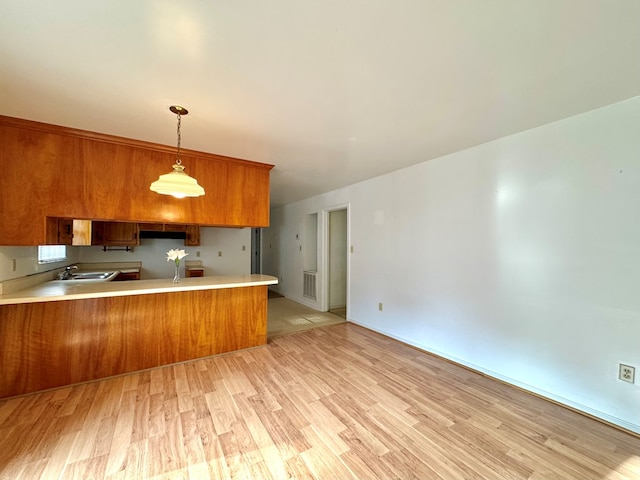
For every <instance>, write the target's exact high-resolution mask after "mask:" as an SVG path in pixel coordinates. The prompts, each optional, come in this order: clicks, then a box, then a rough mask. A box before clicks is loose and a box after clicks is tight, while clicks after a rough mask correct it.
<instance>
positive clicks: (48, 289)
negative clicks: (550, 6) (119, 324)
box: [0, 274, 278, 305]
mask: <svg viewBox="0 0 640 480" xmlns="http://www.w3.org/2000/svg"><path fill="white" fill-rule="evenodd" d="M277 283H278V279H277V278H276V277H272V276H271V275H258V274H253V275H229V276H214V277H191V278H183V279H180V282H179V283H172V281H171V278H166V279H156V280H133V281H129V282H98V283H92V282H87V283H77V282H73V283H70V282H65V281H64V280H54V281H49V282H43V283H40V284H38V285H35V286H32V287H28V288H24V289H22V290H18V291H16V292H12V293H6V294H3V295H0V305H14V304H20V303H37V302H56V301H62V300H78V299H83V298H101V297H121V296H126V295H146V294H150V293H168V292H180V291H189V290H211V289H216V288H238V287H255V286H259V285H275V284H277Z"/></svg>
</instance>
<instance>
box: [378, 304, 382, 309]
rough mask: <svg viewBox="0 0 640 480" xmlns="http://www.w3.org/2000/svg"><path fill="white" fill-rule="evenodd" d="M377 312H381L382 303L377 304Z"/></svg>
mask: <svg viewBox="0 0 640 480" xmlns="http://www.w3.org/2000/svg"><path fill="white" fill-rule="evenodd" d="M378 310H380V311H382V302H380V303H378Z"/></svg>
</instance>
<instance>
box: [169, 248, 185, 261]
mask: <svg viewBox="0 0 640 480" xmlns="http://www.w3.org/2000/svg"><path fill="white" fill-rule="evenodd" d="M187 255H189V254H188V253H186V252H185V251H184V250H182V249H175V250H174V249H173V248H172V249H171V250H169V251H168V252H167V262H168V261H170V260H173V261H174V262H176V265H180V260H182V259H183V258H184V257H186V256H187Z"/></svg>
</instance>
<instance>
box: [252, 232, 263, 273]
mask: <svg viewBox="0 0 640 480" xmlns="http://www.w3.org/2000/svg"><path fill="white" fill-rule="evenodd" d="M260 233H261V232H260V229H259V228H252V229H251V273H262V267H261V265H260V264H261V261H260V253H261V252H260Z"/></svg>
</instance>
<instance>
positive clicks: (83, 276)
mask: <svg viewBox="0 0 640 480" xmlns="http://www.w3.org/2000/svg"><path fill="white" fill-rule="evenodd" d="M113 274H114V272H88V273H74V274H73V275H71V280H104V279H105V278H109V277H110V276H111V275H113Z"/></svg>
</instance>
